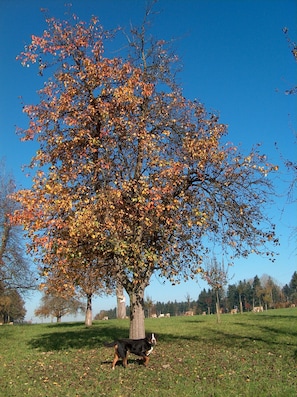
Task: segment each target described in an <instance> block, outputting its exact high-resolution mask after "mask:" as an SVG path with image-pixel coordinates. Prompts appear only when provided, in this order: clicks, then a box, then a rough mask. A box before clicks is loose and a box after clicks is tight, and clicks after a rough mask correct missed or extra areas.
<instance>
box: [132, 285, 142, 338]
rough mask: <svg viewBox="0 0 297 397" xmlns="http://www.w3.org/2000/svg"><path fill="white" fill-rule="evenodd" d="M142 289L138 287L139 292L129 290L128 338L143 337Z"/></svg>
mask: <svg viewBox="0 0 297 397" xmlns="http://www.w3.org/2000/svg"><path fill="white" fill-rule="evenodd" d="M144 289H145V286H143V287H140V289H139V292H138V293H137V294H136V293H135V292H131V293H130V294H129V298H130V331H129V338H131V339H142V338H144V337H145V327H144Z"/></svg>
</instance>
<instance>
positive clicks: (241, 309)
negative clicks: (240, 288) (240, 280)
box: [239, 294, 243, 314]
mask: <svg viewBox="0 0 297 397" xmlns="http://www.w3.org/2000/svg"><path fill="white" fill-rule="evenodd" d="M239 308H240V314H242V313H243V307H242V299H241V294H239Z"/></svg>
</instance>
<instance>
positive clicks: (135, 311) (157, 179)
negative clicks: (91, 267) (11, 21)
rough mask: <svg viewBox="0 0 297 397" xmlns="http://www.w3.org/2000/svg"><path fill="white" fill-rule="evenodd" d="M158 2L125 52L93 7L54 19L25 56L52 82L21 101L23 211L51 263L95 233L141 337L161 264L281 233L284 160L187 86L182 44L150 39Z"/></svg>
mask: <svg viewBox="0 0 297 397" xmlns="http://www.w3.org/2000/svg"><path fill="white" fill-rule="evenodd" d="M149 14H150V10H148V11H147V13H146V18H145V21H144V24H143V25H142V26H141V28H140V29H135V28H132V30H131V34H130V36H129V39H128V41H129V43H130V47H129V48H130V52H129V53H127V54H125V55H126V58H119V57H113V58H109V57H108V54H107V53H106V52H105V41H106V40H108V39H110V38H111V37H113V36H114V32H106V31H104V30H103V28H102V27H101V26H100V25H99V23H98V20H97V19H96V18H95V17H94V18H92V20H91V21H90V23H89V25H87V24H85V23H83V22H81V21H79V20H78V18H77V17H73V20H72V21H58V20H55V19H53V18H50V19H47V23H48V29H47V30H46V31H45V32H44V33H43V35H42V36H40V37H37V36H32V42H31V44H29V45H28V46H27V47H26V49H25V51H24V52H23V53H22V54H21V55H20V56H19V59H20V61H21V62H22V64H23V65H30V64H32V63H33V64H34V63H37V64H38V66H39V72H40V74H41V75H43V79H45V77H46V76H48V77H49V80H48V81H46V82H45V83H44V88H42V89H41V90H40V102H39V103H38V104H37V105H28V106H25V107H24V112H25V113H26V114H27V115H28V116H29V118H30V124H29V127H28V128H27V129H25V130H23V131H21V132H22V134H23V139H24V140H29V139H34V138H37V139H38V141H39V143H40V149H39V150H38V151H37V153H36V155H35V156H34V158H33V159H32V163H31V166H32V167H33V168H34V167H36V174H35V175H36V176H35V180H34V184H33V186H32V188H31V189H29V190H22V191H20V192H19V193H18V195H17V199H18V200H19V202H20V203H21V204H22V210H20V211H17V212H16V214H15V218H16V219H17V220H18V221H19V222H21V223H22V224H23V225H24V227H25V229H26V231H27V234H28V236H29V237H30V238H31V241H32V243H31V248H32V250H33V251H35V250H36V251H37V252H39V253H40V254H41V256H42V261H43V263H46V264H49V265H48V266H49V268H50V272H53V271H54V270H55V268H59V269H60V270H61V272H64V271H66V270H67V272H68V271H69V267H72V270H73V274H75V273H76V272H77V271H79V266H80V264H79V261H75V262H73V261H72V255H74V256H78V255H79V252H81V251H80V250H79V248H78V246H77V245H75V244H74V243H73V241H74V240H75V239H77V241H80V244H82V245H83V244H84V243H86V242H87V244H88V245H89V251H88V252H89V255H88V256H87V257H86V258H85V260H86V261H90V260H91V259H92V257H93V258H100V261H101V265H100V272H101V275H102V280H105V279H106V277H107V278H108V279H110V278H111V279H117V281H118V282H119V283H120V284H121V285H122V286H123V287H124V288H125V290H126V292H127V294H128V296H129V298H130V320H131V321H130V337H133V338H142V337H144V333H145V329H144V291H145V288H146V286H147V285H148V284H149V282H150V278H151V276H152V274H153V273H155V272H157V273H158V274H160V275H161V276H164V277H167V278H168V279H169V280H170V281H171V282H173V283H174V282H176V280H179V279H180V278H181V277H183V276H184V277H185V278H187V277H189V276H190V277H195V275H196V274H197V273H199V272H201V270H202V269H201V268H200V266H199V265H200V264H201V261H202V258H203V255H204V254H205V253H207V252H208V249H207V242H208V241H209V239H215V240H216V241H218V240H221V246H225V247H230V250H232V252H233V256H234V257H236V256H240V255H243V256H245V257H246V256H248V254H249V253H251V252H254V253H257V254H261V253H262V252H263V250H264V253H265V254H266V253H267V255H269V254H270V253H271V252H270V250H269V249H268V248H267V247H266V246H265V245H266V243H267V242H275V243H277V240H276V239H275V233H274V226H273V225H271V224H270V222H269V219H267V217H266V216H265V212H264V208H265V205H266V202H267V200H268V198H269V194H270V193H271V184H270V182H269V178H266V176H267V174H268V173H269V172H270V171H271V170H275V167H274V166H272V165H271V164H269V163H267V160H266V158H265V156H263V155H260V154H259V152H258V148H254V149H253V150H252V151H251V152H250V153H249V154H248V155H243V154H240V152H239V150H238V148H237V147H235V146H233V145H231V144H226V142H225V141H224V138H225V135H226V132H227V127H226V126H225V125H223V124H221V123H219V121H218V117H217V116H216V115H215V114H213V113H208V112H207V111H206V109H205V108H204V106H203V105H202V104H201V103H199V102H198V101H190V100H187V99H186V98H184V96H183V94H182V90H181V88H180V86H179V85H178V84H177V83H176V79H175V73H176V68H175V65H177V63H175V60H176V56H175V55H172V54H171V52H170V51H169V50H168V49H167V44H166V43H165V42H164V41H163V40H154V39H153V38H148V39H147V36H146V28H147V19H148V17H149ZM45 169H46V172H45ZM77 219H80V222H79V226H78V224H77V222H76V220H77ZM61 232H63V233H61ZM62 236H64V237H62ZM66 236H69V237H71V239H70V242H69V239H68V238H66ZM84 253H85V251H84V252H83V254H84ZM65 263H67V267H65V266H66V265H65ZM50 272H49V273H50ZM67 272H66V275H67Z"/></svg>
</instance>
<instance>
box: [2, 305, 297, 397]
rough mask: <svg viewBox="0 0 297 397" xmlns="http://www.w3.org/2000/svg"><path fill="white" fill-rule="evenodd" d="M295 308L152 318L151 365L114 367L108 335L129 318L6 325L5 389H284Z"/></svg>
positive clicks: (107, 392)
mask: <svg viewBox="0 0 297 397" xmlns="http://www.w3.org/2000/svg"><path fill="white" fill-rule="evenodd" d="M296 320H297V309H283V310H274V311H268V312H266V313H257V314H244V315H239V314H238V315H233V316H232V315H227V314H226V315H223V316H222V322H221V324H217V323H216V319H215V316H194V317H171V318H162V319H147V320H146V330H147V331H148V332H149V331H153V332H156V333H157V334H158V335H159V341H158V344H157V346H156V348H155V349H154V351H153V353H152V355H151V360H150V363H149V366H148V368H145V367H143V366H142V365H139V362H138V360H137V358H136V357H135V356H132V355H131V356H130V357H129V365H128V368H127V369H124V368H123V367H122V366H121V363H119V365H117V366H116V369H115V370H114V371H112V370H111V368H110V367H111V361H112V357H113V351H112V349H108V348H105V347H104V346H103V343H104V341H111V340H113V339H116V338H117V337H126V336H128V329H129V322H128V321H127V320H122V321H120V320H109V321H100V322H95V323H94V326H93V327H92V328H86V327H85V326H84V324H82V323H66V324H63V323H62V324H59V325H56V324H38V325H30V326H29V325H28V326H2V327H0V360H1V366H0V396H1V397H2V396H3V397H4V396H5V397H7V396H16V397H19V396H31V397H32V396H34V397H36V396H43V397H44V396H48V397H56V396H69V397H74V396H77V397H83V396H122V397H124V396H125V397H132V396H135V397H136V396H141V395H144V396H148V397H155V396H169V395H170V396H189V397H190V396H208V397H209V396H224V397H225V396H228V397H229V396H236V397H237V396H257V397H258V396H259V397H260V396H277V397H279V396H283V397H291V396H292V397H293V396H294V397H295V396H296V390H297V332H296V331H297V321H296Z"/></svg>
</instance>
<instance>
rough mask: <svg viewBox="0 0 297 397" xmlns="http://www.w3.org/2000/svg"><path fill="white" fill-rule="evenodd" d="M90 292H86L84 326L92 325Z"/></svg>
mask: <svg viewBox="0 0 297 397" xmlns="http://www.w3.org/2000/svg"><path fill="white" fill-rule="evenodd" d="M92 317H93V316H92V294H87V310H86V317H85V325H86V327H91V326H92Z"/></svg>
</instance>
